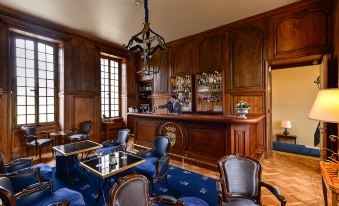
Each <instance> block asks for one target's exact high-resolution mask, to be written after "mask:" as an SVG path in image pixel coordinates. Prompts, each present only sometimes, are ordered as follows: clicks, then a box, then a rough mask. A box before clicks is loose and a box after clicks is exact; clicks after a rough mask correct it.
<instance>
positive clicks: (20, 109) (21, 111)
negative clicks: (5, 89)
mask: <svg viewBox="0 0 339 206" xmlns="http://www.w3.org/2000/svg"><path fill="white" fill-rule="evenodd" d="M16 110H17V111H16V112H17V114H18V115H23V114H26V106H17V107H16Z"/></svg>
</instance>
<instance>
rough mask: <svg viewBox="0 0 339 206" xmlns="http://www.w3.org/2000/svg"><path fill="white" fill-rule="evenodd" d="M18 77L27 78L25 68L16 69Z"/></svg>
mask: <svg viewBox="0 0 339 206" xmlns="http://www.w3.org/2000/svg"><path fill="white" fill-rule="evenodd" d="M16 76H18V77H25V76H26V69H25V68H23V67H17V68H16Z"/></svg>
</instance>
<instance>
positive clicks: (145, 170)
mask: <svg viewBox="0 0 339 206" xmlns="http://www.w3.org/2000/svg"><path fill="white" fill-rule="evenodd" d="M135 170H136V171H137V172H138V173H141V174H143V175H146V176H148V177H151V178H156V165H155V164H154V163H153V162H152V161H147V159H146V160H145V162H143V163H141V164H139V165H137V166H135Z"/></svg>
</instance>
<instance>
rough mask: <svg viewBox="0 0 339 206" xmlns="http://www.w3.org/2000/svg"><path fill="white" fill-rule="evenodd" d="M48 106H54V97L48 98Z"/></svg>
mask: <svg viewBox="0 0 339 206" xmlns="http://www.w3.org/2000/svg"><path fill="white" fill-rule="evenodd" d="M47 104H49V105H54V97H48V98H47Z"/></svg>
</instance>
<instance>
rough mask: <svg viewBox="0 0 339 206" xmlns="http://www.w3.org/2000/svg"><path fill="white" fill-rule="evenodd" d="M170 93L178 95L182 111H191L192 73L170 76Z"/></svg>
mask: <svg viewBox="0 0 339 206" xmlns="http://www.w3.org/2000/svg"><path fill="white" fill-rule="evenodd" d="M171 86H172V94H173V95H176V96H177V97H178V101H179V102H180V104H181V106H182V111H183V112H191V111H192V75H189V74H180V75H176V76H172V77H171Z"/></svg>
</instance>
